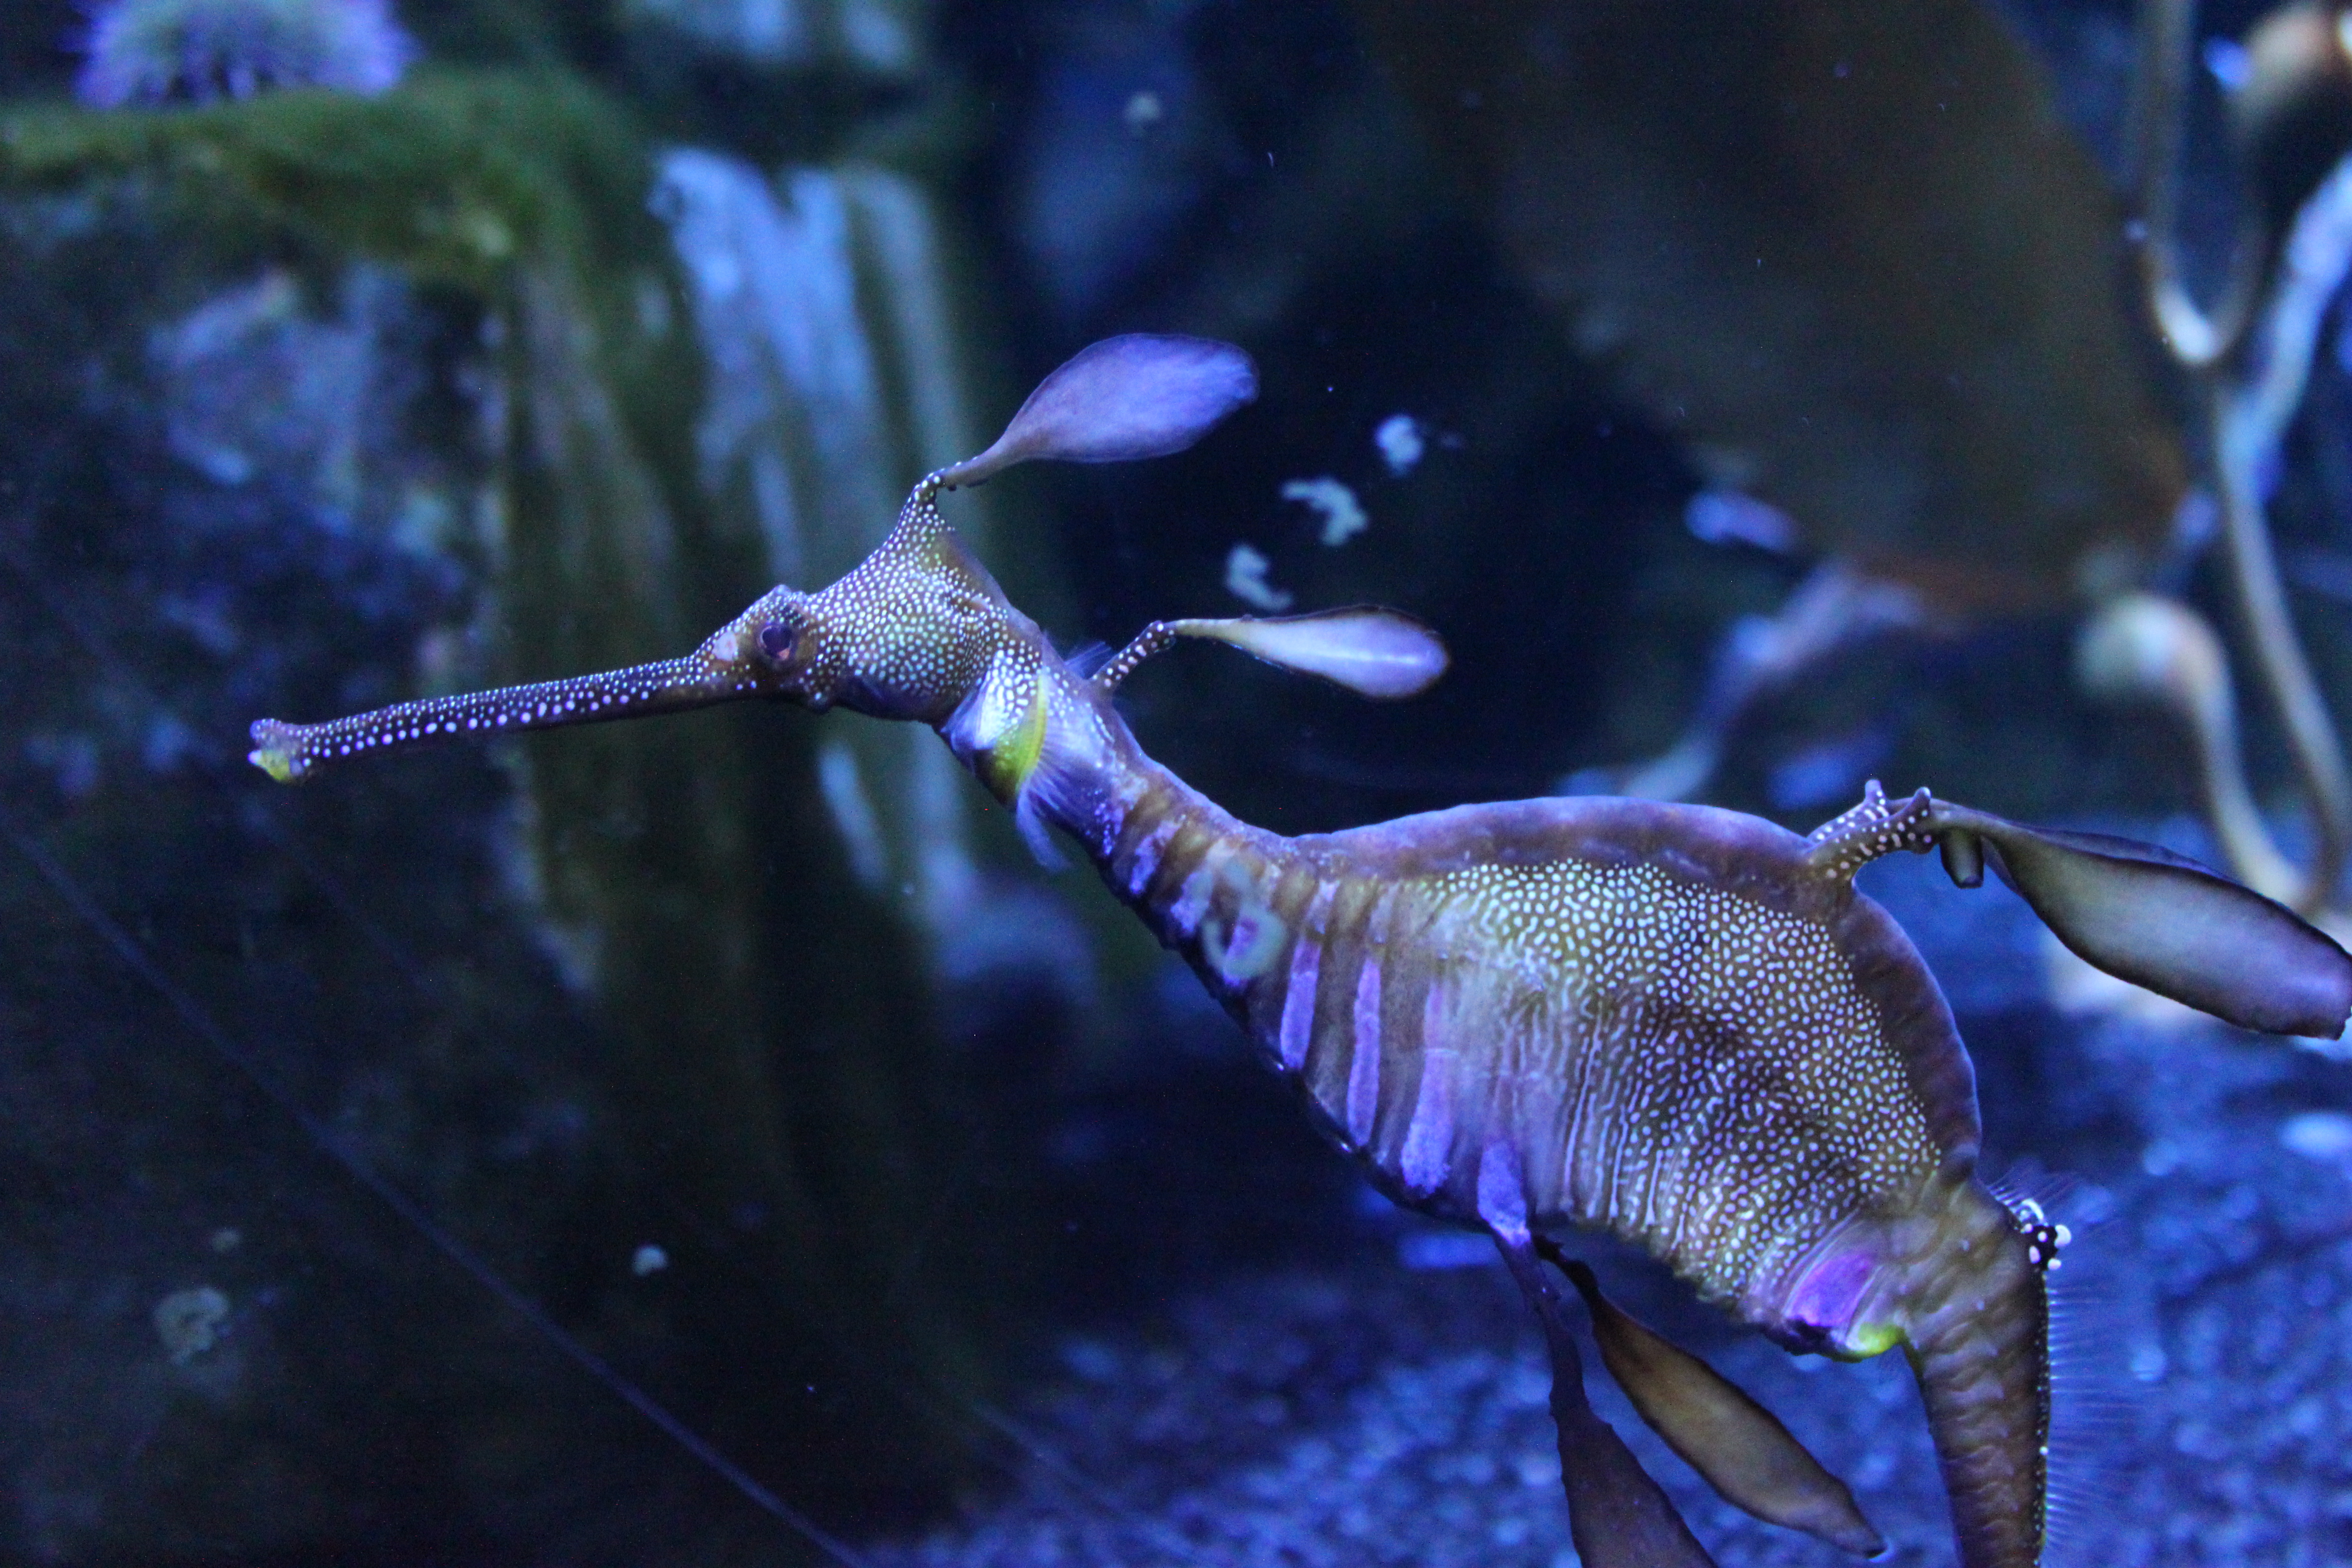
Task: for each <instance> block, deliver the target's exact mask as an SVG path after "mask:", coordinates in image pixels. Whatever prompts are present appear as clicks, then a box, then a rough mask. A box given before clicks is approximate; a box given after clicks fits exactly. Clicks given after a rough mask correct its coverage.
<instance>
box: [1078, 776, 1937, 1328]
mask: <svg viewBox="0 0 2352 1568" xmlns="http://www.w3.org/2000/svg"><path fill="white" fill-rule="evenodd" d="M1147 765H1148V764H1147ZM1152 771H1153V773H1154V774H1156V775H1157V776H1154V777H1151V778H1150V779H1149V780H1148V782H1146V783H1145V784H1142V785H1140V786H1139V787H1138V788H1136V789H1134V790H1132V791H1131V792H1129V794H1130V795H1131V799H1130V800H1129V802H1128V804H1127V805H1126V808H1125V809H1124V810H1123V811H1122V812H1120V813H1119V814H1118V816H1119V820H1118V824H1117V826H1116V828H1115V829H1109V830H1108V831H1107V832H1106V833H1105V836H1104V837H1103V838H1102V839H1101V840H1100V842H1101V843H1102V845H1103V853H1102V855H1101V857H1100V859H1101V865H1102V870H1103V874H1104V876H1105V879H1106V880H1108V882H1109V884H1110V886H1111V887H1112V888H1113V889H1114V890H1115V891H1117V892H1118V893H1119V894H1120V895H1121V896H1122V897H1124V898H1126V899H1127V900H1129V902H1130V903H1132V904H1134V905H1135V906H1136V907H1137V909H1138V910H1139V911H1140V912H1141V913H1142V914H1143V915H1144V917H1145V918H1146V919H1147V920H1148V921H1150V922H1151V923H1152V924H1153V926H1154V927H1155V929H1156V930H1157V931H1158V932H1159V934H1160V937H1161V940H1162V941H1164V942H1167V943H1168V944H1169V945H1171V946H1172V947H1174V948H1175V949H1177V950H1178V951H1179V952H1181V953H1183V954H1184V955H1185V957H1186V958H1187V959H1189V960H1190V961H1191V962H1192V965H1193V966H1194V968H1195V969H1196V970H1197V971H1198V972H1199V973H1200V974H1201V976H1202V979H1203V980H1204V981H1205V982H1206V983H1207V984H1208V986H1209V988H1210V989H1211V991H1212V992H1213V994H1216V995H1217V996H1218V997H1219V999H1220V1000H1222V1001H1223V1003H1224V1004H1225V1005H1226V1006H1227V1007H1228V1008H1229V1009H1230V1010H1231V1011H1232V1012H1233V1013H1234V1016H1236V1017H1237V1018H1238V1019H1239V1020H1240V1022H1241V1023H1242V1025H1243V1026H1244V1028H1245V1029H1246V1030H1247V1031H1248V1033H1249V1035H1250V1037H1251V1038H1252V1039H1253V1040H1254V1041H1255V1043H1256V1045H1257V1046H1258V1047H1259V1048H1260V1049H1261V1051H1262V1052H1263V1053H1264V1055H1265V1058H1266V1059H1267V1060H1268V1062H1269V1063H1270V1065H1272V1066H1274V1067H1275V1068H1277V1069H1278V1070H1280V1071H1283V1072H1284V1073H1286V1074H1288V1075H1292V1076H1294V1077H1296V1078H1297V1080H1298V1081H1299V1083H1300V1085H1301V1087H1302V1088H1303V1089H1304V1090H1305V1092H1306V1095H1307V1100H1308V1102H1309V1105H1310V1106H1311V1108H1312V1109H1313V1110H1314V1112H1315V1114H1316V1116H1317V1119H1318V1121H1319V1122H1320V1123H1321V1124H1322V1126H1323V1128H1324V1129H1325V1131H1327V1132H1328V1134H1329V1135H1330V1136H1332V1137H1333V1138H1334V1139H1335V1141H1337V1142H1339V1143H1340V1144H1341V1145H1342V1146H1343V1147H1345V1148H1347V1149H1349V1151H1351V1152H1355V1153H1356V1154H1358V1155H1359V1156H1360V1157H1361V1158H1362V1159H1363V1160H1364V1161H1365V1162H1366V1163H1367V1164H1368V1166H1369V1167H1370V1171H1371V1173H1372V1174H1373V1176H1374V1178H1375V1180H1376V1181H1377V1182H1379V1184H1381V1186H1382V1187H1383V1188H1384V1189H1386V1190H1387V1191H1389V1192H1390V1193H1391V1194H1392V1195H1393V1196H1395V1197H1397V1198H1398V1199H1399V1201H1401V1202H1403V1203H1407V1204H1409V1205H1412V1206H1415V1207H1418V1208H1421V1209H1423V1210H1425V1211H1427V1212H1430V1213H1433V1214H1435V1215H1439V1216H1441V1217H1444V1218H1448V1219H1453V1220H1457V1221H1465V1222H1475V1221H1476V1220H1477V1218H1478V1182H1479V1177H1480V1173H1481V1169H1482V1166H1483V1165H1484V1164H1485V1163H1486V1161H1487V1160H1488V1158H1489V1151H1490V1150H1492V1151H1495V1152H1496V1155H1497V1156H1499V1157H1501V1158H1504V1159H1506V1160H1508V1161H1509V1162H1511V1163H1512V1164H1513V1169H1514V1171H1515V1173H1516V1175H1517V1183H1518V1188H1519V1190H1520V1192H1521V1193H1522V1194H1524V1199H1525V1202H1526V1205H1527V1208H1528V1215H1529V1218H1530V1220H1531V1221H1532V1222H1533V1223H1536V1224H1538V1225H1546V1224H1551V1225H1567V1224H1573V1225H1598V1226H1605V1227H1607V1228H1608V1229H1610V1230H1612V1231H1614V1232H1616V1233H1617V1234H1618V1235H1620V1236H1622V1237H1625V1238H1627V1239H1628V1240H1631V1241H1633V1242H1634V1243H1636V1244H1638V1245H1640V1246H1642V1247H1644V1248H1645V1249H1647V1250H1649V1251H1650V1252H1652V1253H1653V1254H1654V1255H1655V1256H1656V1257H1658V1258H1661V1259H1662V1260H1664V1261H1665V1262H1667V1263H1668V1264H1669V1265H1671V1266H1672V1267H1674V1268H1675V1269H1676V1270H1677V1271H1678V1272H1681V1273H1683V1274H1684V1275H1685V1276H1686V1277H1687V1278H1689V1279H1692V1280H1693V1281H1694V1282H1696V1284H1697V1285H1698V1286H1699V1288H1700V1289H1702V1291H1704V1292H1705V1293H1706V1294H1707V1295H1709V1296H1710V1297H1713V1298H1715V1299H1717V1300H1725V1301H1727V1302H1728V1303H1730V1304H1734V1305H1735V1306H1738V1307H1739V1308H1741V1309H1742V1310H1746V1311H1747V1312H1748V1315H1749V1316H1751V1317H1764V1316H1769V1313H1770V1311H1771V1310H1772V1307H1771V1304H1772V1303H1773V1302H1774V1301H1777V1300H1779V1299H1780V1297H1781V1296H1782V1295H1784V1294H1785V1286H1786V1282H1787V1280H1788V1279H1790V1277H1791V1276H1792V1275H1793V1273H1794V1271H1795V1270H1797V1269H1798V1268H1799V1267H1800V1266H1801V1263H1802V1261H1803V1260H1804V1258H1805V1257H1806V1255H1807V1254H1808V1253H1809V1251H1810V1250H1811V1249H1812V1248H1814V1247H1817V1246H1818V1245H1819V1244H1821V1243H1822V1241H1823V1240H1824V1239H1825V1238H1827V1237H1830V1236H1832V1233H1834V1232H1836V1231H1837V1230H1838V1229H1839V1227H1840V1226H1843V1225H1844V1224H1846V1223H1847V1222H1849V1221H1852V1220H1853V1219H1855V1218H1856V1217H1857V1216H1872V1215H1892V1214H1896V1213H1899V1212H1901V1211H1902V1210H1903V1209H1904V1208H1905V1207H1906V1205H1909V1204H1910V1203H1912V1202H1913V1201H1914V1200H1915V1198H1916V1194H1918V1192H1919V1191H1920V1189H1921V1187H1922V1186H1923V1184H1925V1183H1926V1182H1927V1180H1928V1179H1929V1178H1930V1177H1931V1176H1932V1175H1933V1174H1934V1173H1936V1172H1937V1169H1938V1168H1939V1167H1940V1166H1941V1165H1942V1164H1943V1163H1944V1162H1945V1161H1946V1159H1947V1158H1948V1156H1949V1155H1950V1154H1951V1153H1952V1152H1953V1148H1954V1147H1955V1146H1956V1145H1957V1144H1960V1143H1970V1142H1972V1140H1973V1136H1974V1131H1973V1129H1974V1113H1973V1105H1972V1103H1971V1104H1965V1105H1962V1106H1959V1107H1958V1108H1953V1107H1949V1106H1947V1107H1945V1108H1944V1110H1945V1113H1944V1114H1943V1115H1942V1116H1941V1117H1940V1118H1938V1117H1937V1116H1936V1115H1935V1114H1933V1113H1932V1110H1931V1102H1932V1101H1933V1100H1935V1098H1936V1097H1937V1093H1938V1092H1939V1091H1941V1092H1942V1093H1943V1094H1944V1095H1945V1096H1946V1097H1947V1098H1948V1097H1949V1095H1950V1093H1951V1092H1952V1090H1953V1089H1954V1088H1955V1084H1954V1083H1953V1082H1951V1081H1948V1075H1947V1079H1938V1078H1937V1074H1936V1072H1935V1071H1933V1070H1928V1071H1925V1072H1923V1071H1922V1070H1920V1068H1921V1065H1922V1064H1921V1063H1920V1062H1919V1061H1918V1060H1917V1059H1916V1058H1919V1057H1920V1055H1921V1053H1919V1052H1917V1051H1916V1050H1915V1051H1911V1052H1908V1053H1906V1049H1905V1047H1904V1045H1903V1043H1902V1042H1901V1041H1900V1040H1899V1039H1898V1038H1897V1037H1896V1036H1895V1032H1894V1026H1898V1025H1901V1024H1906V1023H1908V1024H1911V1025H1913V1026H1917V1025H1918V1024H1919V1023H1920V1020H1919V1019H1918V1018H1916V1017H1905V1016H1900V1015H1902V1014H1903V1012H1904V1009H1902V1008H1900V1007H1898V1008H1895V1009H1892V1010H1891V1011H1892V1012H1893V1013H1894V1014H1895V1015H1897V1016H1890V1009H1889V1008H1888V1007H1886V1006H1885V1005H1883V1002H1884V998H1881V997H1876V996H1874V995H1873V994H1871V985H1870V981H1871V978H1872V976H1871V973H1870V965H1869V964H1868V963H1857V962H1856V959H1855V956H1854V955H1853V954H1851V953H1849V952H1846V951H1844V949H1843V948H1842V947H1841V945H1840V939H1841V936H1842V934H1844V933H1843V930H1842V927H1841V925H1840V922H1839V917H1842V916H1843V915H1845V914H1846V913H1847V905H1848V904H1849V903H1850V902H1851V900H1853V898H1854V895H1853V894H1852V892H1851V890H1850V889H1846V890H1843V891H1838V892H1836V894H1835V896H1833V897H1831V896H1825V897H1824V899H1823V900H1822V908H1821V909H1820V910H1800V909H1793V908H1789V907H1785V906H1784V905H1776V904H1775V903H1774V902H1772V901H1770V900H1767V899H1765V898H1762V897H1759V896H1758V895H1756V894H1754V893H1750V892H1747V891H1743V890H1741V889H1737V888H1726V887H1723V886H1719V885H1716V884H1715V883H1714V882H1712V881H1710V880H1708V879H1705V878H1704V877H1702V876H1701V875H1699V874H1697V873H1698V872H1699V871H1700V869H1701V868H1698V867H1696V866H1693V867H1687V868H1675V867H1674V866H1672V865H1671V864H1666V863H1662V862H1661V861H1660V860H1658V859H1656V858H1651V857H1648V856H1646V855H1644V854H1643V853H1640V852H1639V850H1640V848H1641V847H1640V846H1639V845H1637V844H1636V845H1627V844H1618V845H1616V846H1615V847H1613V848H1612V847H1609V846H1608V844H1607V843H1606V841H1607V840H1608V839H1609V837H1610V835H1609V833H1608V831H1607V829H1608V828H1609V827H1610V826H1612V825H1611V824H1609V823H1606V822H1601V823H1600V824H1599V826H1600V828H1601V833H1600V837H1601V839H1602V840H1603V841H1604V842H1603V843H1602V844H1601V846H1599V847H1596V846H1594V845H1591V844H1585V845H1582V846H1580V844H1579V842H1578V840H1579V838H1580V832H1579V831H1577V829H1581V830H1582V831H1581V837H1585V838H1591V837H1593V833H1592V829H1593V828H1594V826H1595V823H1594V821H1593V820H1592V819H1594V818H1597V817H1601V816H1607V815H1608V809H1607V808H1612V807H1618V806H1621V805H1628V804H1629V803H1615V802H1608V803H1602V802H1594V803H1571V802H1559V803H1550V804H1551V805H1554V806H1555V807H1556V809H1555V810H1553V811H1552V812H1549V813H1539V814H1536V815H1534V816H1530V815H1529V814H1528V812H1527V811H1526V810H1525V809H1524V808H1523V807H1512V808H1500V807H1497V808H1478V807H1471V808H1465V809H1464V810H1462V811H1457V812H1450V813H1442V814H1437V816H1433V817H1431V818H1427V819H1406V821H1404V822H1402V823H1394V824H1387V825H1383V826H1382V827H1381V828H1380V829H1377V830H1368V831H1367V832H1366V833H1364V834H1354V835H1351V834H1334V835H1326V836H1318V837H1307V838H1299V839H1285V838H1280V837H1276V836H1274V835H1271V834H1265V833H1261V832H1258V831H1256V830H1255V829H1251V828H1247V827H1244V826H1241V825H1240V824H1238V823H1236V822H1234V820H1233V819H1232V818H1231V817H1230V816H1227V815H1226V814H1225V813H1224V812H1223V811H1222V810H1220V809H1218V808H1217V807H1215V806H1214V805H1211V804H1210V803H1208V802H1207V801H1205V800H1204V799H1202V797H1200V796H1198V795H1194V794H1193V793H1192V791H1190V790H1189V789H1186V788H1185V787H1184V786H1182V785H1181V784H1179V783H1177V782H1176V781H1175V780H1174V779H1173V778H1172V776H1171V775H1167V774H1165V773H1162V772H1160V771H1159V770H1157V769H1153V770H1152ZM1580 808H1582V809H1581V810H1580ZM1689 809H1691V808H1668V807H1655V806H1646V805H1640V806H1638V809H1637V810H1636V811H1633V812H1626V813H1620V814H1619V815H1620V816H1623V817H1624V824H1619V825H1618V826H1624V825H1625V824H1632V825H1634V826H1651V825H1653V823H1654V814H1656V813H1658V812H1662V811H1688V810H1689ZM1490 810H1491V812H1492V813H1494V814H1497V815H1499V814H1501V813H1504V812H1505V811H1506V810H1508V811H1510V812H1514V813H1516V814H1517V818H1518V820H1517V821H1507V820H1502V821H1496V822H1488V823H1483V824H1482V823H1481V822H1480V821H1479V820H1478V816H1479V814H1480V813H1481V812H1482V811H1490ZM1718 815H1719V814H1718ZM1578 818H1582V819H1583V820H1581V821H1579V820H1577V819H1578ZM1417 821H1418V822H1419V825H1420V826H1421V827H1422V828H1423V832H1422V833H1421V834H1420V835H1419V836H1418V837H1420V838H1421V840H1422V842H1421V843H1420V844H1419V846H1418V847H1417V848H1418V852H1416V847H1415V846H1413V844H1412V839H1413V838H1414V837H1416V835H1415V834H1414V831H1413V830H1414V828H1415V826H1416V822H1417ZM1106 826H1107V825H1106ZM1771 831H1773V832H1776V833H1777V831H1778V830H1771ZM1621 837H1622V836H1621ZM1780 838H1782V839H1785V840H1786V844H1785V846H1776V847H1779V848H1781V849H1782V850H1783V852H1784V853H1785V854H1786V855H1787V856H1789V857H1790V858H1792V859H1793V858H1795V857H1797V856H1798V855H1800V854H1801V851H1802V849H1803V841H1802V840H1801V839H1798V838H1796V837H1794V836H1793V835H1780ZM1580 847H1582V848H1583V849H1584V850H1586V851H1587V852H1586V853H1578V852H1577V851H1578V850H1579V848H1580ZM1864 902H1866V900H1865V901H1864ZM1880 920H1881V921H1883V917H1880ZM1886 929H1887V930H1889V931H1891V930H1892V927H1891V923H1888V924H1887V925H1886ZM1870 934H1871V935H1873V936H1878V935H1881V934H1883V933H1881V932H1879V931H1876V930H1875V929H1874V930H1872V931H1871V932H1870ZM1900 1000H1907V1001H1913V1002H1916V1000H1917V999H1916V997H1906V998H1900ZM1911 1011H1913V1012H1915V1013H1916V1012H1917V1011H1919V1009H1918V1008H1916V1007H1914V1008H1913V1009H1911ZM1933 1011H1934V1010H1933V1009H1927V1012H1928V1013H1929V1014H1930V1015H1932V1014H1933ZM1925 1021H1926V1023H1927V1026H1929V1028H1930V1030H1931V1032H1932V1031H1933V1027H1934V1026H1935V1025H1937V1023H1939V1022H1940V1023H1942V1024H1944V1026H1945V1027H1946V1029H1947V1031H1948V1018H1945V1019H1938V1018H1937V1017H1935V1016H1928V1017H1927V1019H1926V1020H1925ZM1934 1043H1935V1044H1936V1045H1937V1046H1938V1047H1941V1046H1944V1045H1946V1044H1949V1047H1950V1050H1951V1052H1952V1053H1953V1054H1954V1055H1955V1056H1956V1055H1957V1050H1958V1047H1957V1042H1956V1041H1948V1040H1947V1039H1946V1038H1945V1037H1937V1039H1936V1041H1935V1042H1934ZM1925 1054H1926V1056H1927V1058H1928V1059H1927V1063H1926V1065H1927V1067H1928V1068H1931V1069H1932V1068H1934V1067H1936V1066H1937V1061H1936V1059H1935V1058H1937V1055H1938V1053H1937V1052H1936V1051H1929V1052H1927V1053H1925ZM1957 1087H1958V1089H1959V1090H1960V1091H1961V1092H1962V1093H1963V1094H1965V1092H1966V1089H1967V1085H1966V1083H1965V1079H1964V1078H1963V1079H1961V1080H1960V1081H1959V1082H1958V1086H1957ZM1939 1121H1940V1125H1939V1124H1938V1123H1939Z"/></svg>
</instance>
